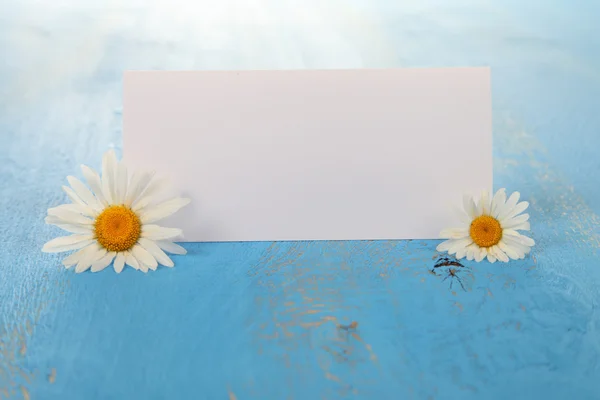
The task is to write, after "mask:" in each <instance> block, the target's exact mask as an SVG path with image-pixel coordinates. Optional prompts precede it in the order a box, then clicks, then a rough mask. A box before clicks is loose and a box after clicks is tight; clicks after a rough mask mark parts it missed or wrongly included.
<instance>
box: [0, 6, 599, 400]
mask: <svg viewBox="0 0 600 400" xmlns="http://www.w3.org/2000/svg"><path fill="white" fill-rule="evenodd" d="M173 3H174V4H172V2H171V1H164V2H162V1H160V2H156V5H155V7H154V8H151V7H146V6H142V5H141V4H142V3H138V2H134V1H129V2H127V1H125V2H123V1H120V2H108V1H107V2H80V1H75V0H72V1H67V2H61V3H60V4H62V6H60V7H59V6H58V5H53V4H54V2H32V1H24V0H19V1H17V0H14V1H9V3H8V4H5V5H3V6H2V7H1V8H2V14H0V59H1V60H2V62H0V135H1V138H2V145H1V146H0V157H1V159H0V181H1V185H0V312H1V320H0V398H1V399H6V398H10V399H13V398H15V399H16V398H26V399H61V400H67V399H86V400H92V399H134V398H140V399H160V398H174V399H178V398H207V399H217V398H229V399H239V400H246V399H291V398H293V399H321V398H328V399H335V398H356V399H405V398H414V399H428V398H435V399H458V398H460V399H506V398H513V399H533V398H544V399H565V398H573V399H598V398H600V383H598V382H600V315H599V311H598V299H599V287H600V285H599V284H600V262H598V256H599V254H598V248H599V244H600V232H599V226H600V225H599V222H600V218H599V217H598V215H599V214H600V185H599V178H598V176H599V175H598V174H599V172H600V157H598V154H597V152H598V147H599V144H600V136H599V135H600V133H599V132H600V112H598V110H600V101H599V100H598V95H599V94H600V52H598V51H597V50H598V49H599V48H600V30H599V29H600V28H599V27H598V24H597V20H598V15H600V5H598V4H597V3H596V2H591V1H583V0H580V1H558V0H546V1H544V2H540V1H528V2H521V1H515V0H510V1H489V2H475V1H469V0H459V1H454V2H452V4H449V3H450V2H448V1H442V0H439V1H433V0H430V1H416V0H411V1H401V2H394V1H385V0H369V1H367V0H351V1H341V0H325V1H324V0H314V1H313V0H303V1H293V0H286V1H275V0H256V1H253V2H237V1H234V0H227V1H220V2H210V1H201V2H177V1H175V2H173ZM57 4H58V3H57ZM454 65H491V66H492V74H493V90H494V93H493V101H494V160H495V171H494V172H495V176H494V178H495V186H496V187H507V188H508V189H509V190H520V191H521V192H522V193H523V196H524V197H525V198H527V199H528V200H530V201H531V210H530V213H531V215H532V226H533V236H534V237H535V239H536V240H537V243H538V245H537V246H536V247H535V249H534V252H533V255H532V257H531V258H528V259H526V260H524V261H521V262H512V263H509V264H508V265H500V264H494V265H490V264H487V263H481V264H473V263H471V264H469V265H470V266H471V267H472V275H468V274H467V275H464V276H463V278H464V280H465V284H466V286H467V287H468V291H467V292H464V291H462V290H461V289H460V288H459V287H457V286H454V287H453V289H454V293H453V291H451V290H449V288H448V285H449V282H448V281H446V282H442V281H441V278H439V277H436V276H433V275H431V274H429V273H428V268H431V265H432V257H433V256H434V255H435V253H434V249H435V245H436V243H437V241H405V242H312V243H311V242H300V243H243V244H237V243H231V244H187V245H186V247H187V248H188V249H189V255H188V256H186V257H175V261H176V268H174V269H160V270H159V271H157V272H155V273H149V274H147V275H143V274H141V273H136V272H135V271H131V270H126V271H125V272H124V273H122V274H121V275H116V274H114V273H113V272H112V271H110V270H106V271H105V272H103V273H100V274H91V273H86V274H81V275H75V274H73V273H72V272H70V271H65V270H64V269H62V268H61V267H60V262H59V260H60V256H54V255H47V254H42V253H41V252H40V248H41V246H42V244H43V243H44V242H45V241H47V240H48V239H49V238H51V237H53V236H55V235H56V234H57V233H58V231H57V230H54V229H53V228H51V227H48V226H46V225H44V223H43V217H44V215H45V211H46V208H47V207H49V206H52V205H56V204H59V203H60V202H61V201H63V200H64V196H63V195H62V194H61V191H60V185H62V184H64V182H65V176H66V175H68V174H73V173H75V174H77V171H78V165H79V164H80V163H82V162H85V163H89V164H91V165H92V166H94V167H98V165H99V161H100V157H101V155H102V153H103V152H104V151H105V150H106V149H107V148H109V147H116V148H117V150H119V151H120V146H121V131H120V130H121V112H120V110H121V73H122V71H123V70H124V69H255V68H350V67H400V66H406V67H409V66H410V67H414V66H454ZM465 149H468V144H465ZM453 157H460V154H448V162H452V158H453ZM77 175H79V174H77ZM449 179H451V177H449ZM390 184H396V185H401V184H402V182H390ZM351 321H357V322H358V323H359V325H358V328H357V330H356V332H347V331H345V330H343V329H339V328H337V327H336V326H337V324H342V325H343V324H346V325H347V324H349V323H350V322H351Z"/></svg>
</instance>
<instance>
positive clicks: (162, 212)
mask: <svg viewBox="0 0 600 400" xmlns="http://www.w3.org/2000/svg"><path fill="white" fill-rule="evenodd" d="M189 203H190V199H187V198H183V197H177V198H174V199H171V200H168V201H165V202H164V203H160V204H158V205H155V206H153V207H149V208H146V209H145V210H143V211H140V213H139V214H140V220H141V221H142V223H143V224H149V223H151V222H156V221H159V220H161V219H163V218H166V217H168V216H169V215H172V214H174V213H176V212H177V211H179V209H181V208H182V207H184V206H186V205H188V204H189Z"/></svg>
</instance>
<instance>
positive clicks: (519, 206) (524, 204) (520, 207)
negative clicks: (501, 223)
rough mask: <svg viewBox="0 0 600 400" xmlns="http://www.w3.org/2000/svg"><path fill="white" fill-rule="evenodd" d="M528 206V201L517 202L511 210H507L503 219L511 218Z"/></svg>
mask: <svg viewBox="0 0 600 400" xmlns="http://www.w3.org/2000/svg"><path fill="white" fill-rule="evenodd" d="M528 207H529V202H528V201H522V202H520V203H519V204H517V205H516V206H515V208H513V209H512V211H511V212H509V213H508V214H507V215H506V216H505V217H504V219H505V220H506V219H510V218H513V217H514V216H516V215H519V214H521V213H522V212H523V211H525V210H527V208H528Z"/></svg>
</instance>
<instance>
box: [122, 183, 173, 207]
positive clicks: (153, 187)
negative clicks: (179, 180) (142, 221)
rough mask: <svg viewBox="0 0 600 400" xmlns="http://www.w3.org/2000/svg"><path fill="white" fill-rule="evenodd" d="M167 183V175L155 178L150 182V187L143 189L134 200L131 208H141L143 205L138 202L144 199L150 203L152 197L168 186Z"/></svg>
mask: <svg viewBox="0 0 600 400" xmlns="http://www.w3.org/2000/svg"><path fill="white" fill-rule="evenodd" d="M167 183H168V180H167V178H165V177H162V178H157V179H153V180H152V181H151V182H150V184H148V187H146V190H144V191H142V192H141V193H140V194H139V195H138V198H137V200H134V201H133V203H132V205H131V208H132V209H133V210H134V211H135V210H136V209H137V210H141V209H142V208H143V207H140V206H138V203H140V202H141V201H142V200H144V201H145V202H146V205H147V204H149V203H150V201H151V199H152V198H153V197H154V196H155V195H156V194H157V193H159V192H160V191H161V190H163V189H164V188H165V187H166V186H167Z"/></svg>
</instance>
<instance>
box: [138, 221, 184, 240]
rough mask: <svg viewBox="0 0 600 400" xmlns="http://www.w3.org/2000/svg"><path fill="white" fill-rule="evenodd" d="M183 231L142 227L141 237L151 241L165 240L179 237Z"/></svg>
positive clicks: (155, 226)
mask: <svg viewBox="0 0 600 400" xmlns="http://www.w3.org/2000/svg"><path fill="white" fill-rule="evenodd" d="M182 234H183V231H182V230H181V229H178V228H164V227H162V226H158V225H143V226H142V237H145V238H148V239H152V240H165V239H172V238H175V237H178V236H181V235H182Z"/></svg>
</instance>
